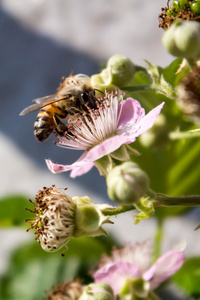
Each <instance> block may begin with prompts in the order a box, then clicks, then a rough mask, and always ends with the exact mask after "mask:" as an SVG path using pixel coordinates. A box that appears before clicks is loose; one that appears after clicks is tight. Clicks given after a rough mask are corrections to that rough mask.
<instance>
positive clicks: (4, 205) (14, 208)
mask: <svg viewBox="0 0 200 300" xmlns="http://www.w3.org/2000/svg"><path fill="white" fill-rule="evenodd" d="M27 206H29V204H28V199H27V198H26V197H23V196H20V195H13V196H12V195H11V196H6V197H3V198H1V199H0V226H4V227H7V226H8V227H9V226H25V220H26V219H28V218H30V217H32V214H31V213H29V212H28V211H26V210H25V207H27Z"/></svg>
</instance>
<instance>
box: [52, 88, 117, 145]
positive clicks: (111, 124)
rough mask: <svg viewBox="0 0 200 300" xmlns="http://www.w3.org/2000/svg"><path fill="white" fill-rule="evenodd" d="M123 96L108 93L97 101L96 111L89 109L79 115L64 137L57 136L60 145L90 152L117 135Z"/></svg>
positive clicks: (70, 123)
mask: <svg viewBox="0 0 200 300" xmlns="http://www.w3.org/2000/svg"><path fill="white" fill-rule="evenodd" d="M121 100H122V96H120V98H119V95H118V94H117V93H116V94H113V93H111V94H110V93H107V92H106V95H105V97H101V96H100V97H98V98H97V99H96V106H97V108H96V109H91V108H89V107H87V110H88V111H87V112H84V113H79V114H77V116H76V120H75V121H74V122H73V123H72V122H70V120H69V121H68V122H69V125H68V126H67V130H66V131H65V133H64V136H59V135H56V136H57V138H58V145H59V146H61V147H64V148H69V149H77V150H89V149H91V148H93V147H94V146H96V145H98V144H99V143H101V142H102V141H104V140H105V139H107V138H110V137H112V136H114V135H116V129H117V124H118V120H119V115H120V113H119V112H118V103H119V101H121Z"/></svg>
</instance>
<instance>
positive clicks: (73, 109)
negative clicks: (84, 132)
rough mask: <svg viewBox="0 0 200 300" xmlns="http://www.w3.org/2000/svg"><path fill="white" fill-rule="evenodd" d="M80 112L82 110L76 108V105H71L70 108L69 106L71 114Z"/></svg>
mask: <svg viewBox="0 0 200 300" xmlns="http://www.w3.org/2000/svg"><path fill="white" fill-rule="evenodd" d="M79 113H80V110H79V109H77V108H74V107H70V108H69V114H70V115H74V114H79Z"/></svg>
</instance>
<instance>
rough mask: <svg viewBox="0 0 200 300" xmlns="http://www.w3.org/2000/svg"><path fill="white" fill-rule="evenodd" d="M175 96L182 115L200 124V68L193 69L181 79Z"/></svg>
mask: <svg viewBox="0 0 200 300" xmlns="http://www.w3.org/2000/svg"><path fill="white" fill-rule="evenodd" d="M177 95H178V98H177V99H178V103H179V105H180V108H181V110H182V111H183V112H184V114H186V115H187V116H189V117H190V118H191V119H193V120H194V121H195V122H196V123H198V124H200V67H196V68H194V69H193V70H192V71H191V72H189V73H188V74H187V75H186V76H185V77H184V78H183V79H182V81H181V83H180V85H179V87H178V92H177Z"/></svg>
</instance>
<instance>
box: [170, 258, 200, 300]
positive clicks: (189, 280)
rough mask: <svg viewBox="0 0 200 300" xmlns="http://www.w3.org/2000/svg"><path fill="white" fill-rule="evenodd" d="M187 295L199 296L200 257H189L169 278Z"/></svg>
mask: <svg viewBox="0 0 200 300" xmlns="http://www.w3.org/2000/svg"><path fill="white" fill-rule="evenodd" d="M171 279H172V280H173V281H174V282H175V283H176V284H177V285H179V287H181V289H182V290H183V291H184V292H185V293H186V294H188V295H192V296H200V284H199V280H200V258H199V257H197V258H189V259H187V260H186V261H185V263H184V265H183V266H182V268H181V269H180V270H179V271H178V272H177V273H176V274H175V275H174V276H173V277H172V278H171Z"/></svg>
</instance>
